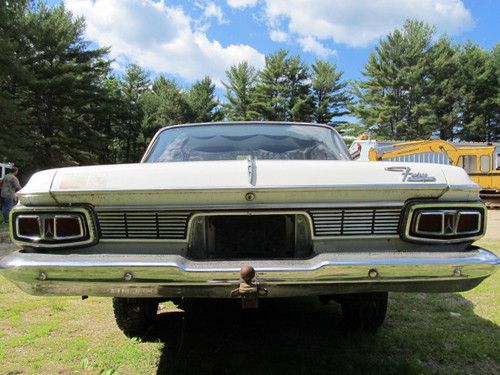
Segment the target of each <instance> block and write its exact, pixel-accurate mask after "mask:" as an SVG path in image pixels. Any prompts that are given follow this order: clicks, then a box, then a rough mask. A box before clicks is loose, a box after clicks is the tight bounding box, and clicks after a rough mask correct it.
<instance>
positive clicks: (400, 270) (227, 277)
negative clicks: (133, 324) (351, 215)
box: [0, 247, 500, 298]
mask: <svg viewBox="0 0 500 375" xmlns="http://www.w3.org/2000/svg"><path fill="white" fill-rule="evenodd" d="M249 262H250V263H251V264H252V266H253V267H254V268H255V270H256V271H257V280H258V282H259V284H261V285H263V286H265V287H266V288H267V289H268V290H269V297H280V296H284V295H283V294H280V293H281V292H280V290H282V289H280V288H288V289H287V294H286V296H300V295H316V294H322V293H325V292H326V291H330V292H333V291H336V292H340V293H342V292H344V293H345V292H347V291H349V290H351V289H352V288H354V289H355V290H357V291H360V292H361V291H373V290H385V291H394V290H406V291H422V290H429V289H432V291H460V290H468V289H471V288H472V287H474V286H475V285H477V284H478V283H479V282H480V281H481V280H482V279H484V278H486V277H488V276H490V275H491V274H493V273H494V272H495V271H496V270H497V269H498V267H499V265H500V259H499V258H498V257H496V256H495V255H494V254H493V253H491V252H489V251H487V250H484V249H479V248H474V247H471V248H469V250H468V251H465V252H439V251H438V250H436V251H433V252H414V253H403V252H382V253H370V252H363V253H360V252H357V253H327V254H320V255H317V256H315V257H314V258H311V259H307V260H281V261H280V260H267V261H264V260H261V261H253V260H252V261H248V260H242V261H218V262H216V261H206V262H203V261H190V260H188V259H186V258H184V257H182V256H179V255H144V254H135V255H131V254H128V255H125V254H124V255H109V254H108V255H106V256H103V254H94V255H55V254H37V253H23V252H20V251H18V252H14V253H12V254H10V255H7V256H6V257H4V258H2V259H0V272H1V273H2V274H3V275H4V276H5V277H6V278H8V279H10V280H11V281H12V282H14V283H15V284H17V285H18V286H19V287H20V288H22V289H23V290H25V291H26V292H28V293H32V294H38V295H98V296H137V297H158V296H164V297H165V296H167V297H174V296H177V297H182V296H194V297H216V296H217V297H227V298H229V297H230V291H231V290H232V289H233V288H234V287H235V286H237V285H238V283H239V270H240V267H241V266H242V265H244V264H247V263H249ZM373 270H376V273H375V274H376V276H373V272H371V271H373ZM370 275H371V276H370ZM423 285H424V286H425V287H424V286H423ZM315 287H321V291H318V289H315Z"/></svg>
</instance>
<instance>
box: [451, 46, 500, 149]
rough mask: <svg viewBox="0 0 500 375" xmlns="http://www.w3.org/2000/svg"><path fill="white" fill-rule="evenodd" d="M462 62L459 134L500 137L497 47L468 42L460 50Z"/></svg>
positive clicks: (489, 138)
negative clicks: (486, 48) (488, 49)
mask: <svg viewBox="0 0 500 375" xmlns="http://www.w3.org/2000/svg"><path fill="white" fill-rule="evenodd" d="M497 48H498V46H497ZM459 66H460V81H461V83H462V95H461V100H460V110H461V114H460V120H461V123H460V125H461V129H460V132H459V135H460V138H462V139H464V140H467V141H479V142H484V141H488V142H492V141H497V140H498V139H500V122H499V118H500V109H499V105H498V104H499V93H498V70H497V66H498V65H496V64H495V50H493V51H491V52H490V51H486V50H484V49H482V48H481V47H479V46H478V45H475V44H473V43H472V42H468V43H466V44H465V46H464V47H463V48H462V50H461V51H460V54H459Z"/></svg>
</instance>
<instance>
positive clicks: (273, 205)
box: [94, 201, 404, 213]
mask: <svg viewBox="0 0 500 375" xmlns="http://www.w3.org/2000/svg"><path fill="white" fill-rule="evenodd" d="M403 204H404V203H403V202H398V201H387V202H380V201H366V202H359V201H357V202H346V203H335V202H333V203H254V202H252V203H245V204H236V205H233V204H224V205H213V204H205V205H160V206H142V207H139V208H138V207H137V206H97V207H95V208H94V210H95V211H96V212H97V213H99V212H100V211H112V210H115V211H127V210H134V209H139V210H140V209H157V210H171V211H216V210H227V211H232V210H250V209H251V210H265V209H285V210H289V209H304V210H307V209H314V208H328V209H336V208H365V207H403Z"/></svg>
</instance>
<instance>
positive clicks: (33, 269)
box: [0, 122, 500, 335]
mask: <svg viewBox="0 0 500 375" xmlns="http://www.w3.org/2000/svg"><path fill="white" fill-rule="evenodd" d="M131 174H133V175H134V176H135V177H134V178H133V179H131V178H130V175H131ZM478 193H479V188H478V186H477V185H476V184H474V183H473V182H472V181H471V180H470V178H469V177H468V176H467V174H466V173H465V171H464V170H463V169H462V168H458V167H454V166H447V165H438V164H422V163H420V164H419V163H396V164H395V163H385V162H380V163H373V162H354V161H352V160H351V158H350V155H349V152H348V150H347V148H346V147H345V144H344V143H343V142H342V139H341V138H340V136H339V134H338V133H337V132H336V131H335V130H334V129H333V128H332V127H330V126H326V125H318V124H302V123H274V122H269V123H260V122H259V123H254V122H242V123H238V122H236V123H211V124H194V125H179V126H172V127H167V128H164V129H161V130H160V131H159V132H158V133H157V134H156V136H155V137H154V139H153V141H152V142H151V144H150V146H149V148H148V149H147V151H146V153H145V155H144V157H143V159H142V161H141V163H139V164H124V165H103V166H89V167H71V168H61V169H51V170H47V171H43V172H39V173H36V174H35V175H34V176H33V177H32V178H31V179H30V181H29V182H28V184H27V185H26V186H25V187H24V188H23V189H22V190H21V191H20V192H19V200H20V204H19V205H18V206H17V207H16V208H15V209H14V210H13V212H12V216H11V219H12V220H11V228H10V229H11V233H12V238H13V241H14V242H15V243H16V244H17V245H18V246H20V247H21V249H20V250H15V251H13V252H12V253H10V254H9V255H7V256H6V257H4V258H2V259H1V260H0V269H1V272H2V274H3V275H4V276H5V277H7V278H8V279H10V280H11V281H12V282H14V283H15V284H17V285H18V286H19V287H20V288H21V289H23V290H24V291H26V292H28V293H31V294H35V295H44V296H47V295H82V296H88V295H91V296H109V297H113V303H114V311H115V317H116V320H117V323H118V326H119V327H120V328H121V329H122V330H123V331H124V332H125V333H126V334H127V335H137V334H140V333H141V332H143V331H144V330H145V329H146V328H147V327H148V326H149V325H150V324H151V322H152V321H153V320H154V318H155V316H156V311H157V306H158V302H159V301H162V300H173V301H178V300H179V299H184V300H186V299H193V298H233V299H241V301H242V306H243V307H246V308H250V307H257V306H258V302H259V300H260V299H262V298H278V297H295V296H319V297H321V299H322V300H323V301H328V300H332V299H333V300H335V301H337V302H339V303H340V304H341V306H342V311H343V314H344V318H345V322H346V324H347V325H348V326H350V327H354V328H361V329H366V330H376V329H378V328H379V327H380V326H381V324H382V322H383V321H384V318H385V314H386V308H387V301H388V292H394V291H404V292H457V291H465V290H469V289H472V288H474V287H475V286H477V285H478V284H479V283H481V282H482V281H483V280H484V279H485V278H487V277H488V276H490V275H491V274H492V273H493V272H495V271H496V270H497V268H498V265H499V262H500V259H499V258H497V257H496V256H495V255H494V254H493V253H491V252H489V251H488V250H485V249H482V248H479V247H477V246H473V245H472V243H473V242H474V241H475V240H477V239H478V238H480V237H481V236H483V234H484V232H485V228H486V214H487V211H486V210H485V206H484V204H483V203H482V202H481V201H480V200H479V194H478Z"/></svg>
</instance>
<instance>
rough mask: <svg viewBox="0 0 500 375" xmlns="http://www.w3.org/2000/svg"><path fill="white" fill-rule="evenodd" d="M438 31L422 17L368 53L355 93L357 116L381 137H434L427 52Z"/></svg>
mask: <svg viewBox="0 0 500 375" xmlns="http://www.w3.org/2000/svg"><path fill="white" fill-rule="evenodd" d="M433 36H434V30H433V28H432V27H430V26H428V25H426V24H424V23H423V22H420V21H407V22H406V23H405V25H404V26H403V28H402V30H395V31H394V32H393V33H391V34H389V35H388V36H387V37H386V38H384V39H382V40H381V41H380V43H379V45H378V46H377V47H376V48H375V51H374V52H372V53H371V54H370V56H369V59H368V63H367V64H366V65H365V71H364V72H363V75H365V76H366V77H367V79H366V80H365V81H361V82H358V84H357V85H356V86H355V93H356V96H357V97H358V102H357V103H356V105H355V106H354V114H355V115H356V116H357V117H359V118H360V119H361V120H362V121H363V122H364V123H365V124H366V125H368V126H369V128H370V129H371V130H372V131H374V132H375V133H376V134H377V135H382V136H384V137H389V138H393V139H418V138H428V137H430V135H431V133H432V131H433V127H432V126H430V125H429V121H428V115H429V113H430V107H429V105H428V103H427V102H426V100H425V98H426V95H427V91H428V86H429V85H428V80H427V77H428V75H429V65H428V54H429V50H430V49H431V47H432V38H433Z"/></svg>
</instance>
